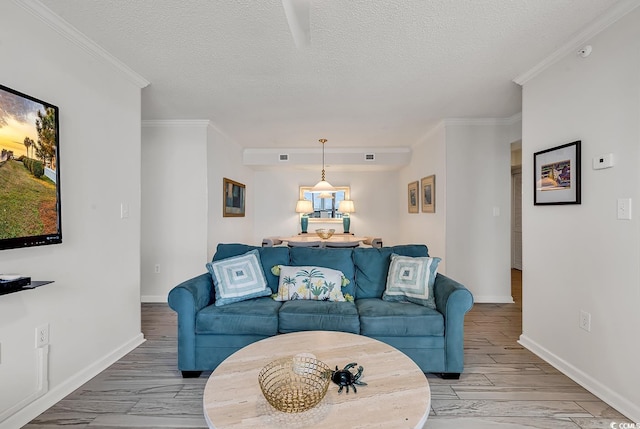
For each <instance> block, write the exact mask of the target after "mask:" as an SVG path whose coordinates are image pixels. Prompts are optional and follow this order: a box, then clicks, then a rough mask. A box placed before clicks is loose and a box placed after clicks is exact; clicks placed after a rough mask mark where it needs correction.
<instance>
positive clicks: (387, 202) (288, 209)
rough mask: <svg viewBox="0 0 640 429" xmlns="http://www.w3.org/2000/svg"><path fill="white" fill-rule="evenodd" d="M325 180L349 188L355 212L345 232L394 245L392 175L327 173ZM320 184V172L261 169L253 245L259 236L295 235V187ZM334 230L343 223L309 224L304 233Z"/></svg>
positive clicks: (395, 217) (394, 174) (394, 176)
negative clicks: (325, 229) (374, 238)
mask: <svg viewBox="0 0 640 429" xmlns="http://www.w3.org/2000/svg"><path fill="white" fill-rule="evenodd" d="M326 177H327V181H328V182H329V183H331V184H332V185H334V186H350V187H351V194H350V195H351V199H352V200H353V201H354V205H355V208H356V212H355V213H352V214H351V227H350V232H352V233H354V234H355V235H358V236H369V235H370V236H375V237H381V238H382V239H383V243H384V244H385V245H393V244H399V243H400V241H399V239H398V234H397V231H398V229H399V227H400V222H399V218H398V212H399V207H398V205H397V204H396V201H395V199H394V198H393V196H394V195H395V192H396V189H397V187H398V186H397V184H398V172H397V171H369V172H362V171H331V170H330V169H327V172H326ZM318 180H320V169H318V170H311V169H304V170H301V169H300V170H295V169H286V170H277V171H276V170H275V169H269V170H266V171H265V170H262V171H256V172H255V182H254V183H255V194H254V195H253V200H252V201H253V202H254V203H255V228H254V235H253V240H252V243H254V244H260V243H261V242H262V239H263V238H264V237H270V236H290V235H295V234H297V233H298V232H300V218H299V215H298V214H297V213H296V212H295V207H296V201H297V200H298V195H299V189H300V186H313V185H315V184H316V183H317V182H318ZM317 228H334V229H335V230H336V232H342V231H343V228H342V222H341V221H340V222H338V223H316V222H309V227H308V231H309V232H310V233H313V232H314V230H315V229H317Z"/></svg>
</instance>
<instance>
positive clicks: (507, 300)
mask: <svg viewBox="0 0 640 429" xmlns="http://www.w3.org/2000/svg"><path fill="white" fill-rule="evenodd" d="M473 302H475V303H478V304H513V297H512V296H511V295H473Z"/></svg>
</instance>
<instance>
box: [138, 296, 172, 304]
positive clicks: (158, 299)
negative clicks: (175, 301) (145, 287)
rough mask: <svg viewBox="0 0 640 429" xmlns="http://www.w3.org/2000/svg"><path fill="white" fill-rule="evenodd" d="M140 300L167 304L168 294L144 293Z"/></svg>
mask: <svg viewBox="0 0 640 429" xmlns="http://www.w3.org/2000/svg"><path fill="white" fill-rule="evenodd" d="M140 302H147V303H163V304H166V303H167V296H166V295H142V296H140Z"/></svg>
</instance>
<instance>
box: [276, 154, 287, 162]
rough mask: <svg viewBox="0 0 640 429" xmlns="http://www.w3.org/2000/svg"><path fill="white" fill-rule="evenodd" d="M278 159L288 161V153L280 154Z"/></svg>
mask: <svg viewBox="0 0 640 429" xmlns="http://www.w3.org/2000/svg"><path fill="white" fill-rule="evenodd" d="M278 159H279V160H280V161H289V154H288V153H281V154H280V155H278Z"/></svg>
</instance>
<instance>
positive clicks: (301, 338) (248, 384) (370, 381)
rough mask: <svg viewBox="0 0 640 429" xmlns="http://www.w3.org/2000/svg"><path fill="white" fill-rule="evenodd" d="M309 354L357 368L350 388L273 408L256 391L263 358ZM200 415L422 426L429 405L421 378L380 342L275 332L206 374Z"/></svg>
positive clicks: (223, 420) (246, 423)
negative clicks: (290, 408) (356, 382)
mask: <svg viewBox="0 0 640 429" xmlns="http://www.w3.org/2000/svg"><path fill="white" fill-rule="evenodd" d="M299 353H312V354H314V355H315V356H316V358H317V359H319V360H321V361H323V362H325V363H326V364H327V365H329V367H330V368H335V367H336V365H337V366H338V367H340V368H342V367H344V366H345V365H346V364H348V363H350V362H357V363H358V365H362V366H363V367H364V372H363V375H362V378H361V379H360V380H361V381H364V382H366V383H367V386H359V387H358V393H354V392H353V391H352V390H350V391H349V393H346V391H345V390H343V391H342V393H340V394H338V386H337V385H335V384H333V383H331V384H329V390H328V392H327V395H326V396H325V397H324V399H323V400H322V401H321V402H320V404H318V405H317V406H315V407H314V408H312V409H310V410H308V411H305V412H303V413H294V414H287V413H283V412H281V411H278V410H276V409H275V408H273V407H272V406H271V405H270V404H269V403H268V402H267V400H266V399H265V398H264V396H263V395H262V391H261V390H260V386H259V384H258V373H259V372H260V370H261V369H262V368H263V367H264V366H265V365H266V364H268V363H269V362H271V361H273V360H275V359H277V358H280V357H287V356H294V355H296V354H299ZM203 403H204V415H205V419H206V420H207V424H208V425H209V427H210V428H216V429H229V428H243V429H244V428H277V429H281V428H290V427H294V428H315V427H318V428H358V427H362V428H367V427H372V426H375V427H378V428H384V427H388V428H400V427H403V428H422V427H423V425H424V424H425V422H426V421H427V417H428V416H429V410H430V408H431V391H430V390H429V383H428V382H427V378H426V376H425V375H424V374H423V373H422V371H421V370H420V368H419V367H418V366H417V365H416V364H415V363H414V362H413V361H412V360H411V359H409V358H408V357H407V356H406V355H405V354H404V353H402V352H400V351H399V350H396V349H395V348H393V347H391V346H389V345H388V344H385V343H383V342H380V341H377V340H374V339H372V338H368V337H365V336H361V335H355V334H348V333H344V332H329V331H308V332H295V333H292V334H283V335H276V336H274V337H270V338H267V339H265V340H262V341H258V342H256V343H253V344H250V345H248V346H246V347H245V348H243V349H242V350H239V351H237V352H236V353H234V354H232V355H231V356H229V357H228V358H227V359H226V360H225V361H224V362H222V363H221V364H220V365H219V366H218V367H217V368H216V370H215V371H213V373H212V374H211V376H210V377H209V380H208V381H207V384H206V386H205V389H204V397H203Z"/></svg>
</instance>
